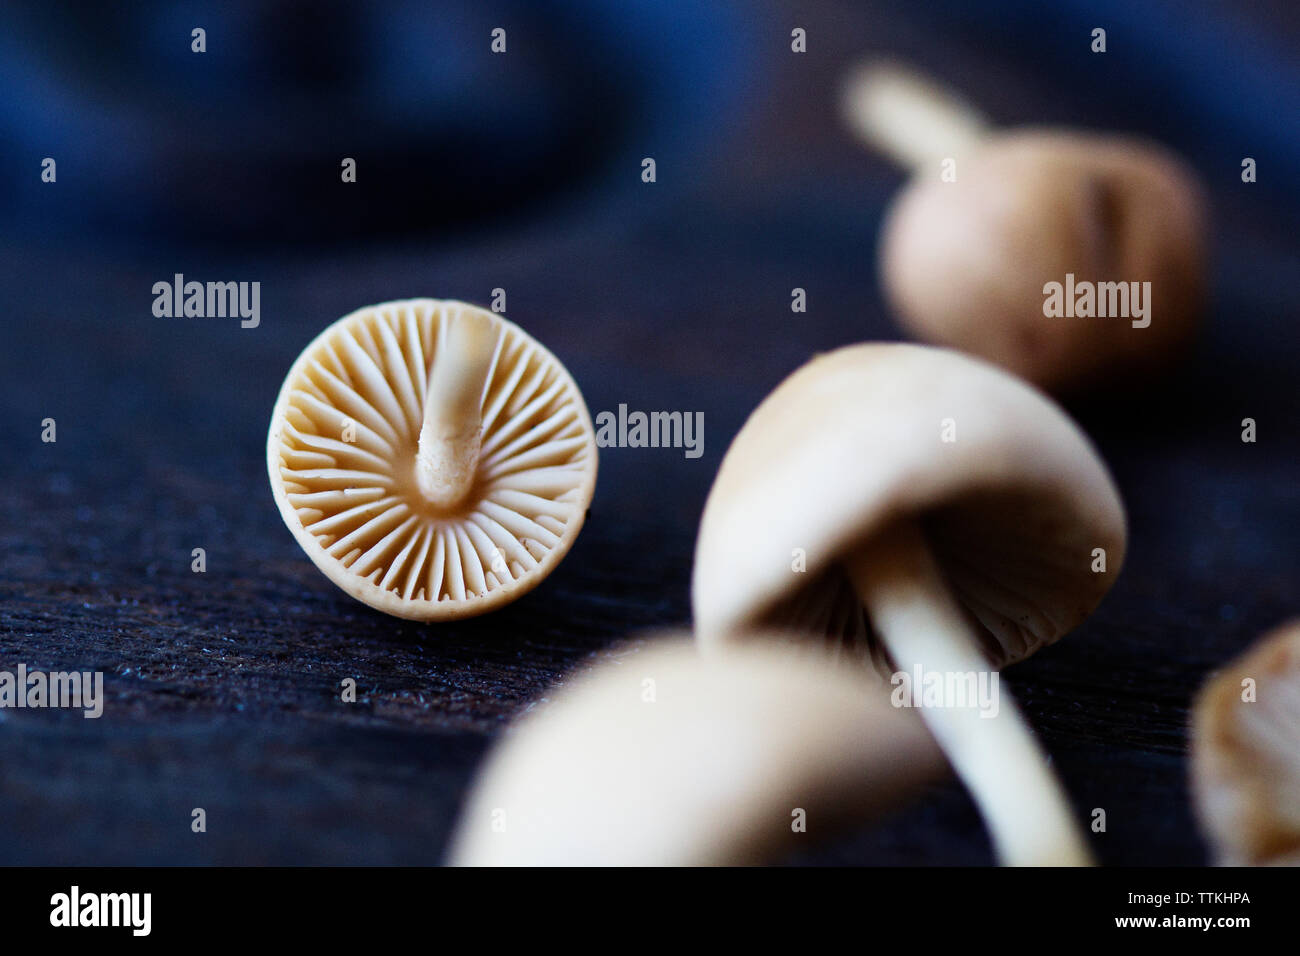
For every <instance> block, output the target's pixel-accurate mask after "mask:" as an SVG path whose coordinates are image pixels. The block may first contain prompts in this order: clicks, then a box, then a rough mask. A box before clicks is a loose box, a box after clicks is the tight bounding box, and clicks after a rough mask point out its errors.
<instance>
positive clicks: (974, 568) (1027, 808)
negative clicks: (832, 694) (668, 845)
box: [692, 344, 1126, 864]
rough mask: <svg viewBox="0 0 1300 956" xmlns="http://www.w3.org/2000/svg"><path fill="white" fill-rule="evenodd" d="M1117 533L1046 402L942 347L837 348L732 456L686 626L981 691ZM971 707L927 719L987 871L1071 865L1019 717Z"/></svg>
mask: <svg viewBox="0 0 1300 956" xmlns="http://www.w3.org/2000/svg"><path fill="white" fill-rule="evenodd" d="M1125 541H1126V532H1125V520H1124V510H1123V505H1122V504H1121V502H1120V497H1119V494H1118V492H1117V491H1116V488H1115V485H1114V483H1113V482H1112V480H1111V478H1110V475H1109V474H1108V473H1107V471H1106V468H1105V466H1104V465H1103V464H1102V463H1101V460H1100V459H1099V458H1098V457H1097V454H1096V452H1095V451H1094V450H1093V448H1092V446H1091V445H1090V444H1089V442H1088V440H1087V439H1086V438H1085V437H1084V435H1083V434H1082V433H1081V432H1080V431H1079V429H1078V427H1077V426H1075V425H1074V423H1073V422H1071V421H1070V419H1069V418H1067V417H1066V415H1065V414H1064V413H1063V412H1062V411H1061V410H1060V409H1059V408H1058V407H1057V406H1056V405H1055V404H1053V403H1052V402H1051V401H1049V400H1048V399H1047V398H1045V397H1044V396H1043V395H1042V394H1040V393H1039V392H1037V391H1036V390H1034V389H1032V388H1030V387H1029V386H1027V385H1025V384H1024V383H1022V382H1020V381H1018V380H1017V379H1015V378H1013V377H1011V376H1009V375H1007V374H1006V373H1005V372H1002V371H1000V370H998V369H996V368H994V367H992V366H990V365H987V364H985V363H984V362H981V361H978V360H975V359H971V358H969V357H966V356H963V355H961V354H959V353H956V352H951V351H948V350H946V349H937V348H932V347H926V346H919V345H900V344H883V345H882V344H868V345H856V346H850V347H847V348H842V349H838V350H836V351H834V352H830V353H828V354H825V355H820V356H818V357H817V358H815V359H814V360H813V361H811V362H809V363H808V364H807V365H805V366H803V367H802V368H801V369H799V370H798V371H796V372H795V373H794V374H793V375H791V376H790V377H789V378H787V379H786V380H785V381H784V382H783V383H782V384H781V385H780V386H779V387H778V388H777V389H776V390H775V391H774V392H773V393H772V394H771V395H769V396H768V397H767V398H766V399H764V401H763V402H762V403H761V404H760V405H759V407H758V408H757V409H756V410H755V411H754V413H753V414H752V415H750V417H749V420H748V421H746V423H745V424H744V426H743V427H742V428H741V430H740V433H739V434H738V435H737V436H736V438H735V440H734V441H733V442H732V444H731V447H730V448H729V449H728V450H727V453H726V456H725V457H724V459H723V462H722V466H721V468H720V469H719V472H718V476H717V479H716V481H715V482H714V485H713V488H712V490H711V491H710V493H709V497H708V501H707V503H706V505H705V509H704V517H703V520H702V522H701V526H700V533H699V538H698V540H697V544H696V551H695V570H694V577H693V581H692V603H693V606H694V612H695V626H696V633H697V635H698V639H699V640H700V642H701V643H702V644H704V645H706V646H715V647H730V646H734V645H736V644H737V643H743V642H745V641H749V640H751V639H752V637H751V634H752V633H754V631H755V630H756V629H764V628H779V629H782V630H784V631H788V632H792V633H797V634H802V635H804V637H805V639H807V640H810V641H816V642H819V643H826V644H829V645H832V646H837V647H841V648H842V649H843V650H844V652H845V653H846V655H847V656H850V657H857V658H859V659H861V661H862V662H863V663H864V664H867V663H869V662H871V661H874V662H875V663H876V665H877V666H878V667H879V668H880V670H881V671H882V672H884V673H886V674H890V673H894V672H907V673H909V674H911V673H915V672H916V671H917V669H918V668H921V669H923V671H930V672H934V673H938V674H941V675H952V676H953V677H954V680H955V679H956V677H959V676H961V675H973V676H974V677H975V678H976V679H978V677H979V675H980V674H986V675H988V676H989V680H990V682H991V674H989V671H990V669H991V668H998V667H1001V666H1003V665H1006V664H1010V663H1013V662H1015V661H1019V660H1021V659H1023V658H1025V657H1027V656H1029V655H1030V654H1032V653H1034V651H1036V650H1037V649H1038V648H1040V647H1042V646H1044V645H1046V644H1050V643H1052V642H1053V641H1055V640H1056V639H1057V638H1059V637H1061V636H1062V635H1064V634H1066V633H1067V632H1069V631H1070V630H1072V629H1073V628H1075V627H1076V626H1077V625H1079V624H1080V623H1081V622H1082V621H1083V620H1084V619H1085V618H1086V617H1087V616H1088V615H1089V614H1090V613H1091V611H1092V610H1093V608H1094V607H1096V605H1097V604H1098V602H1099V601H1100V600H1101V598H1102V596H1103V595H1104V594H1105V593H1106V591H1107V590H1108V589H1109V588H1110V586H1111V584H1112V582H1113V581H1114V580H1115V578H1116V576H1117V574H1118V572H1119V569H1120V565H1121V564H1122V562H1123V559H1124V548H1125ZM886 658H888V660H886ZM973 703H974V701H971V702H970V703H969V704H967V705H965V706H958V705H955V702H954V706H939V707H934V706H923V707H921V714H922V716H923V717H924V718H925V720H926V721H927V723H928V724H929V726H930V728H931V730H932V731H933V733H934V734H935V736H936V737H937V738H938V741H939V744H940V746H941V747H943V749H944V751H945V753H946V754H947V756H948V758H949V760H950V761H951V762H952V764H953V766H954V768H955V769H956V771H957V774H958V775H959V776H960V777H961V778H962V780H963V781H964V782H965V783H966V785H967V787H968V788H969V789H970V791H971V793H972V795H973V797H974V799H975V801H976V802H977V804H978V805H979V808H980V811H981V813H982V815H983V817H984V819H985V821H986V823H987V825H988V827H989V829H990V831H991V834H992V837H993V841H994V844H995V846H996V848H997V850H998V853H999V856H1000V857H1001V859H1003V860H1004V861H1005V862H1007V863H1011V864H1078V863H1085V862H1087V861H1088V859H1089V854H1088V851H1087V850H1086V848H1085V846H1084V844H1083V840H1082V838H1081V836H1080V834H1079V832H1078V831H1079V827H1078V825H1077V823H1076V821H1075V820H1074V819H1073V817H1072V815H1071V813H1070V810H1069V808H1068V806H1067V804H1066V802H1065V799H1064V795H1063V793H1062V791H1061V788H1060V786H1059V784H1058V783H1057V781H1056V778H1055V775H1054V774H1053V773H1052V772H1051V771H1050V770H1049V768H1048V765H1047V761H1046V759H1045V757H1044V755H1043V753H1042V751H1041V750H1040V748H1039V747H1038V745H1037V744H1036V743H1035V741H1034V738H1033V736H1032V735H1031V733H1030V731H1029V729H1028V727H1027V726H1026V724H1025V721H1024V719H1023V718H1022V717H1021V715H1020V712H1019V710H1018V708H1016V706H1015V704H1014V703H1013V702H1012V701H1010V700H1009V699H1002V700H1001V703H1000V707H999V709H998V711H997V713H996V716H994V717H991V718H990V719H986V718H985V717H984V716H983V714H984V713H987V710H985V711H981V710H980V709H979V708H977V707H975V706H972V704H973Z"/></svg>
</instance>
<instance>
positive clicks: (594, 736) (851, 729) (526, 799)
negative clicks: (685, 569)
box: [449, 635, 945, 866]
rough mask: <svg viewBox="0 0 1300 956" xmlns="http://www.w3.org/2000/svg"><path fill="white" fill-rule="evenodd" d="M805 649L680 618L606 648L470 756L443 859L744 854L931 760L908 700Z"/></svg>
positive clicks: (794, 841)
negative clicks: (468, 778) (707, 644)
mask: <svg viewBox="0 0 1300 956" xmlns="http://www.w3.org/2000/svg"><path fill="white" fill-rule="evenodd" d="M871 686H872V684H871V680H870V679H869V678H868V676H867V675H866V674H864V673H862V672H852V671H848V670H845V669H843V668H836V667H834V666H833V665H832V664H831V663H830V662H829V661H828V660H827V659H826V658H825V656H824V655H822V654H820V653H819V652H817V651H816V650H815V649H810V648H798V647H793V646H788V645H782V643H781V642H780V641H779V640H770V641H769V640H756V641H754V642H753V643H752V644H751V645H750V646H748V647H745V648H742V649H739V650H737V651H736V652H734V653H731V654H726V655H718V656H716V657H712V658H708V659H702V658H701V656H700V654H699V651H698V650H697V648H696V647H694V646H693V645H692V644H691V643H690V640H689V635H670V636H667V637H665V638H663V639H661V640H655V641H651V642H649V643H648V645H646V646H644V647H642V648H637V647H632V648H629V649H625V650H623V651H621V652H619V653H615V654H612V655H610V656H609V657H608V658H607V659H606V660H605V661H604V662H602V663H599V664H597V665H596V666H594V667H592V668H590V669H588V670H586V671H584V672H582V673H580V674H579V675H578V676H577V677H576V678H572V679H570V680H567V681H565V682H564V684H563V685H562V686H561V687H560V688H559V691H558V693H556V694H555V695H554V696H553V698H552V699H550V700H549V701H547V702H546V703H545V704H543V705H542V706H541V707H540V708H539V709H538V710H536V711H534V712H532V713H530V714H528V715H527V716H525V717H524V718H523V719H522V720H521V721H520V722H519V723H518V724H517V726H516V727H514V728H513V729H512V730H511V731H509V732H508V735H507V736H506V737H505V739H504V740H503V741H502V742H501V743H500V744H499V745H498V746H497V747H496V749H495V751H494V752H493V753H492V754H491V756H490V757H489V759H488V760H487V763H486V764H485V767H484V769H483V770H482V771H481V772H480V774H479V776H478V779H477V781H476V783H475V785H474V788H473V791H472V794H471V796H470V798H469V799H468V801H467V803H466V807H465V810H464V812H463V814H462V816H461V819H460V822H459V824H458V826H457V830H456V833H455V836H454V837H453V840H452V846H451V851H450V854H449V859H450V860H451V862H453V863H456V864H460V865H472V866H482V865H598V866H607V865H620V866H621V865H682V866H686V865H745V864H757V863H764V862H771V861H774V860H777V859H779V858H780V856H781V854H782V853H783V852H786V853H788V852H789V851H791V850H792V849H793V848H795V847H797V846H798V845H799V841H801V840H806V839H809V838H812V839H816V838H819V837H824V836H826V835H828V834H830V833H833V832H836V831H839V830H841V829H843V828H846V827H848V826H851V825H852V824H854V823H861V822H863V821H866V820H869V819H871V818H873V817H875V816H877V815H878V814H880V813H881V812H883V811H884V810H886V809H887V808H890V807H892V806H893V805H894V804H895V802H896V801H898V800H899V799H900V798H902V797H904V796H905V795H907V794H908V793H909V792H911V791H913V790H915V789H917V788H918V787H920V786H922V785H923V784H925V783H927V782H928V781H930V780H933V779H937V778H939V777H941V776H942V775H943V773H944V769H945V768H944V762H943V757H942V754H940V753H939V751H938V748H937V747H935V745H934V742H933V740H932V738H931V737H930V735H929V734H928V733H927V731H926V730H925V727H924V725H923V724H922V723H921V721H920V720H918V719H917V718H916V716H915V715H914V714H911V713H909V712H908V711H906V710H901V709H896V708H893V707H891V706H889V704H888V703H887V702H886V701H885V700H884V698H883V697H880V696H876V695H872V694H871V693H870V690H871Z"/></svg>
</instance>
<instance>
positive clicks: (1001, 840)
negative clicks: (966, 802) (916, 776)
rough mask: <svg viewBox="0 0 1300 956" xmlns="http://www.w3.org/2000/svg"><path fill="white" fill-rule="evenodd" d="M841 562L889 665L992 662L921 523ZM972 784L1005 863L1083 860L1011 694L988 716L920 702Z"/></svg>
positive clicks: (980, 667) (1059, 795)
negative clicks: (980, 648) (956, 599)
mask: <svg viewBox="0 0 1300 956" xmlns="http://www.w3.org/2000/svg"><path fill="white" fill-rule="evenodd" d="M845 569H846V571H847V572H848V576H849V580H850V581H851V582H852V583H853V586H854V588H855V590H856V591H857V593H858V596H859V598H860V599H861V600H862V603H863V605H864V606H865V607H866V609H867V611H868V613H869V614H870V616H871V620H872V624H873V626H874V627H875V630H876V633H877V634H878V635H879V637H880V640H881V641H882V642H883V643H884V644H885V646H886V647H887V648H888V650H889V653H890V655H891V656H892V657H893V659H894V663H895V665H896V666H897V667H899V668H900V669H902V670H907V671H911V670H913V669H915V668H916V666H917V665H920V666H922V667H924V668H925V669H926V670H929V671H939V672H944V673H949V674H966V673H979V672H981V671H987V670H989V669H990V668H991V665H990V663H989V661H988V660H987V658H985V657H984V655H983V654H982V653H981V652H980V650H979V642H978V640H977V639H976V637H975V634H974V632H973V631H972V630H971V626H970V624H969V623H968V622H967V619H966V615H965V613H964V612H963V611H962V609H961V608H960V607H959V606H958V605H957V603H956V601H954V600H953V597H952V594H951V593H950V590H949V585H948V583H947V581H946V580H945V579H944V576H943V573H942V571H941V570H940V569H939V567H938V565H937V564H936V562H935V560H934V557H933V555H932V554H931V551H930V546H929V545H928V544H927V543H926V540H925V537H924V535H923V534H922V533H921V530H920V529H919V528H918V527H917V526H916V525H915V524H914V523H912V522H900V523H898V524H895V525H894V526H893V527H892V528H890V529H888V530H886V531H884V532H882V533H879V534H878V535H876V536H875V537H873V539H872V540H871V542H870V544H869V545H867V546H866V547H864V548H863V549H861V550H860V551H857V552H856V553H854V554H853V555H851V556H849V557H847V558H846V559H845ZM921 716H922V717H923V718H924V719H925V721H926V723H927V724H928V726H929V727H930V730H931V732H932V733H933V734H934V736H935V739H936V740H938V741H939V745H940V746H941V747H942V748H943V750H944V751H945V752H946V753H947V754H948V757H949V760H950V761H951V762H952V765H953V768H954V769H955V770H956V772H957V775H958V776H959V777H961V779H962V781H963V782H964V783H965V784H966V786H967V788H968V789H969V790H970V792H971V795H972V796H973V797H974V799H975V802H976V804H977V805H978V806H979V809H980V814H981V816H982V817H983V818H984V822H985V825H986V826H987V827H988V829H989V832H990V834H991V835H992V839H993V842H994V845H995V848H996V850H997V853H998V857H999V858H1000V859H1001V860H1002V861H1003V862H1004V863H1006V864H1008V865H1011V866H1088V865H1090V864H1091V862H1092V860H1091V857H1090V855H1089V853H1088V850H1087V849H1086V847H1085V846H1084V845H1083V841H1082V840H1081V839H1080V837H1079V832H1078V826H1077V824H1076V823H1075V821H1074V818H1073V815H1072V814H1071V812H1070V809H1069V805H1068V803H1067V801H1066V798H1065V793H1064V791H1063V790H1062V789H1061V786H1060V784H1059V783H1058V781H1057V779H1056V777H1055V775H1054V774H1053V773H1052V772H1051V770H1050V769H1049V767H1048V763H1047V757H1046V755H1045V754H1044V753H1043V751H1042V749H1041V748H1040V747H1039V746H1038V744H1037V743H1036V742H1035V740H1034V738H1033V735H1032V734H1031V733H1030V731H1029V728H1028V726H1027V725H1026V723H1025V720H1024V717H1022V716H1021V714H1020V710H1019V708H1018V707H1016V705H1015V702H1014V701H1012V700H1011V699H1010V698H1009V697H1007V698H1004V699H1002V700H1001V701H1000V702H999V708H998V712H997V715H996V716H995V717H993V718H991V719H988V718H986V716H985V715H984V714H983V713H982V712H981V711H980V710H979V709H977V708H975V707H968V706H967V707H922V708H921Z"/></svg>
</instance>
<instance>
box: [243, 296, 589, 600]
mask: <svg viewBox="0 0 1300 956" xmlns="http://www.w3.org/2000/svg"><path fill="white" fill-rule="evenodd" d="M267 470H268V472H269V474H270V479H271V489H272V492H273V493H274V495H275V501H276V504H277V505H278V506H279V509H280V514H281V515H282V516H283V518H284V521H285V524H286V525H287V526H288V527H289V530H290V531H291V532H292V533H293V536H294V537H295V538H296V539H297V541H298V543H299V544H300V545H301V546H302V549H303V550H304V551H305V552H306V553H307V556H308V557H309V558H311V560H312V561H313V562H314V563H315V564H316V566H317V567H318V568H320V569H321V571H323V572H324V573H325V575H326V576H327V577H328V578H329V579H330V580H331V581H333V582H334V583H335V584H337V585H338V586H339V587H340V588H342V589H343V590H344V591H346V592H347V593H348V594H350V595H352V596H353V597H355V598H357V599H358V600H360V601H364V602H365V603H366V604H369V605H370V606H371V607H374V608H377V609H378V610H381V611H385V612H387V613H389V614H393V615H396V616H398V617H404V618H410V619H412V620H419V621H439V620H450V619H455V618H461V617H468V616H471V615H474V614H481V613H483V612H484V611H488V610H492V609H493V608H497V607H500V606H502V605H504V604H507V603H509V602H510V601H513V600H515V599H516V598H518V597H520V596H521V595H523V594H525V593H527V592H528V591H530V590H531V589H532V588H534V587H535V586H536V585H537V584H539V583H540V582H541V581H542V579H544V578H545V577H546V576H547V575H548V574H550V572H551V571H552V570H554V568H555V566H556V565H557V564H558V563H559V562H560V560H561V559H562V558H563V557H564V555H565V554H566V553H567V552H568V550H569V548H570V547H571V546H572V544H573V542H574V539H575V538H576V537H577V535H578V532H579V530H580V529H581V528H582V524H583V521H584V519H585V517H586V511H587V506H588V504H590V502H591V496H592V493H593V490H594V488H595V483H596V442H595V433H594V430H593V428H592V424H591V416H590V415H589V414H588V412H587V406H586V404H585V403H584V402H583V399H582V394H581V393H580V392H579V391H578V387H577V385H576V384H574V381H573V379H572V378H571V377H570V376H569V373H568V372H567V371H566V370H565V368H564V366H563V365H561V364H560V362H559V360H558V359H556V358H555V356H553V355H552V354H551V353H550V352H549V351H547V350H546V349H545V348H544V347H542V346H541V345H540V344H539V343H538V342H536V341H535V340H534V339H533V338H532V337H530V336H529V335H528V334H527V333H525V332H524V331H523V330H522V329H520V328H519V327H518V326H517V325H515V324H513V323H512V322H509V321H507V320H506V319H504V318H502V317H501V316H499V315H496V314H494V313H492V312H488V311H486V310H485V309H480V308H477V307H475V306H472V305H466V304H464V303H461V302H451V301H438V300H434V299H411V300H408V301H401V302H388V303H384V304H382V305H375V306H369V307H367V308H364V309H359V310H357V311H356V312H353V313H352V314H351V315H348V316H345V317H344V318H342V319H340V320H338V321H337V322H335V323H334V324H333V325H331V326H330V327H329V328H327V329H326V330H325V331H324V332H322V333H321V334H320V335H319V336H318V337H317V338H316V339H315V340H314V341H313V342H312V343H311V344H310V345H308V346H307V348H306V349H305V350H304V351H303V353H302V354H301V355H300V356H299V357H298V359H297V361H295V362H294V364H293V367H292V368H291V369H290V370H289V374H288V376H287V377H286V378H285V381H284V386H283V388H282V389H281V390H280V396H279V398H278V400H277V401H276V403H275V410H274V412H273V413H272V415H271V427H270V431H269V434H268V436H267Z"/></svg>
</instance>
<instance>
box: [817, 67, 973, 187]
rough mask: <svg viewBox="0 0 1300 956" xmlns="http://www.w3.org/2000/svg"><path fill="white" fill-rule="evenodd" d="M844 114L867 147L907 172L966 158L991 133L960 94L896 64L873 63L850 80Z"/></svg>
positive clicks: (844, 101) (861, 68)
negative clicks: (951, 158) (934, 162)
mask: <svg viewBox="0 0 1300 956" xmlns="http://www.w3.org/2000/svg"><path fill="white" fill-rule="evenodd" d="M843 110H844V119H845V121H846V122H847V123H848V125H849V128H850V129H852V130H853V132H854V133H855V134H856V135H857V136H858V137H859V138H860V139H861V140H862V141H863V142H864V143H866V144H867V145H868V146H870V147H871V148H872V149H875V150H878V151H879V152H881V153H884V154H885V155H886V156H888V157H889V158H890V159H892V160H893V161H894V162H896V163H898V164H899V165H900V166H904V167H907V168H914V167H917V166H921V165H923V164H925V163H927V162H930V161H932V160H935V159H938V158H942V157H946V156H959V155H962V154H963V153H966V152H967V151H969V150H970V148H971V147H972V146H974V145H975V144H977V143H978V142H979V141H980V140H981V139H983V138H984V137H985V136H986V135H987V134H988V132H989V129H990V125H989V122H988V120H987V119H986V118H985V117H984V115H983V114H981V113H980V112H979V111H978V110H977V109H976V108H975V107H974V106H972V105H971V104H970V103H967V102H966V101H965V100H963V99H962V98H961V97H959V96H958V95H957V94H956V93H955V92H953V91H952V90H950V89H948V88H947V87H944V86H942V85H940V84H939V83H938V82H936V81H935V80H933V79H931V78H929V77H927V76H923V75H922V74H920V73H918V72H916V71H915V70H912V69H909V68H908V67H906V66H903V65H901V64H898V63H894V62H891V61H879V62H874V63H869V64H867V65H864V66H861V67H859V68H858V69H857V70H855V71H854V72H853V73H852V74H851V75H850V77H849V80H848V83H847V84H846V85H845V88H844V99H843Z"/></svg>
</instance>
